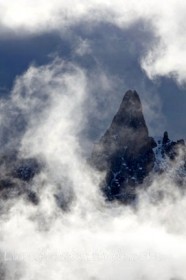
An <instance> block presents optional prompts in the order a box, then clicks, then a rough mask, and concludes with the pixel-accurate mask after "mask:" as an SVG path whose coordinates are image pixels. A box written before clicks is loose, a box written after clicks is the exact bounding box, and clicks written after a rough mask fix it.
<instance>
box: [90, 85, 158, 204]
mask: <svg viewBox="0 0 186 280" xmlns="http://www.w3.org/2000/svg"><path fill="white" fill-rule="evenodd" d="M155 146H156V143H155V141H154V140H153V138H151V137H149V134H148V129H147V126H146V123H145V119H144V116H143V111H142V105H141V101H140V98H139V96H138V94H137V92H136V91H132V90H129V91H127V92H126V94H125V96H124V98H123V101H122V103H121V105H120V108H119V111H118V112H117V114H116V115H115V117H114V119H113V121H112V124H111V126H110V128H109V129H108V130H107V131H106V133H105V134H104V135H103V137H102V138H101V140H100V141H99V143H98V144H96V145H95V147H94V150H93V153H92V156H91V163H92V165H93V166H94V167H96V168H97V169H98V170H100V171H105V172H106V177H105V180H104V182H102V187H103V190H104V193H105V195H106V197H107V199H108V200H113V199H119V200H121V201H123V202H131V201H133V200H134V199H135V197H136V195H135V190H136V187H137V186H138V185H139V184H142V183H143V181H144V178H145V177H146V176H147V175H148V174H149V172H150V171H151V170H152V169H153V167H154V162H155V155H154V152H153V148H154V147H155Z"/></svg>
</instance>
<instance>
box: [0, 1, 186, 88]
mask: <svg viewBox="0 0 186 280" xmlns="http://www.w3.org/2000/svg"><path fill="white" fill-rule="evenodd" d="M0 14H1V19H0V22H1V25H2V26H5V27H8V28H10V29H12V30H14V31H15V32H18V33H19V34H20V29H21V30H22V31H21V33H22V34H23V30H24V31H25V33H27V34H28V33H29V32H31V33H33V32H43V31H46V30H54V29H56V30H58V31H59V32H60V31H61V30H65V29H66V28H67V27H69V26H70V25H74V24H77V23H78V22H80V21H85V22H90V24H91V25H93V24H96V23H99V22H103V21H106V22H110V23H113V24H116V25H118V26H120V27H123V28H127V27H128V26H130V25H131V24H132V23H134V22H136V21H137V20H139V19H143V20H146V21H147V22H149V23H151V24H152V26H153V30H154V32H155V35H156V36H157V38H159V43H157V45H155V46H154V47H153V48H152V49H149V50H148V52H147V55H146V56H145V57H141V61H142V67H143V69H144V70H145V71H146V73H147V74H148V76H149V77H150V78H154V77H156V76H158V75H160V76H164V75H165V76H171V77H172V76H173V77H174V78H175V79H176V80H177V81H178V83H180V84H181V83H184V82H185V79H186V68H185V65H186V63H185V62H186V61H185V57H186V53H185V52H186V51H185V45H186V39H185V34H184V32H185V16H186V3H185V2H184V1H183V0H170V1H169V2H168V3H167V2H162V1H160V0H150V1H148V0H141V1H134V0H133V1H129V0H122V1H121V0H116V1H114V2H113V1H111V0H110V1H105V0H101V1H98V0H90V1H85V0H81V1H80V0H70V1H68V2H67V1H60V0H53V1H52V2H49V1H48V2H46V1H42V0H38V1H34V0H30V1H26V0H18V1H16V2H15V1H13V0H6V1H4V0H0Z"/></svg>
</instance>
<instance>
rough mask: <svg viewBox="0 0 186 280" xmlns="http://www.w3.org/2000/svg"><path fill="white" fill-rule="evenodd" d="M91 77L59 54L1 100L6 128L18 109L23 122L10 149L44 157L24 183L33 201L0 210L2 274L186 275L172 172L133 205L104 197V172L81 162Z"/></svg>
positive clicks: (179, 197) (185, 215)
mask: <svg viewBox="0 0 186 280" xmlns="http://www.w3.org/2000/svg"><path fill="white" fill-rule="evenodd" d="M105 79H106V77H105ZM105 79H100V80H99V79H98V80H97V82H98V83H101V86H103V85H102V82H103V81H105ZM94 83H95V80H94V79H92V76H90V75H87V72H86V71H85V70H84V69H82V68H80V67H79V66H77V65H75V64H72V63H66V62H64V61H62V60H61V59H59V58H56V59H54V61H52V62H51V63H50V64H48V65H45V66H41V67H36V66H31V67H30V68H29V69H28V70H27V72H26V73H24V75H22V76H20V77H17V80H16V82H15V86H14V88H13V90H12V94H11V96H10V98H9V100H8V101H7V100H4V102H2V103H1V125H4V127H8V128H9V129H10V128H11V127H12V126H11V124H12V119H13V118H14V117H15V116H16V114H17V112H18V113H19V115H21V116H22V118H23V119H24V120H25V127H24V128H23V129H22V130H21V131H20V133H19V134H18V135H16V134H14V141H13V142H12V141H10V145H9V147H13V146H14V145H15V143H16V145H17V146H16V148H17V149H18V150H19V154H20V156H21V157H30V156H34V157H37V158H41V159H42V161H43V162H44V163H45V164H44V167H43V170H42V172H41V173H40V174H38V175H37V176H36V177H35V178H34V180H33V181H32V182H31V183H30V188H31V189H34V190H35V191H36V192H37V194H38V196H39V198H40V203H39V205H38V206H34V205H32V204H29V203H28V201H26V200H25V199H24V197H22V196H21V197H19V198H16V199H15V200H12V201H11V202H10V205H9V206H10V207H9V210H8V211H7V212H6V211H1V216H0V224H1V233H0V252H1V254H0V255H1V256H0V259H1V265H0V271H1V274H0V275H1V279H6V280H10V279H20V280H21V279H24V280H31V279H37V278H38V279H41V280H42V279H45V280H49V279H50V280H51V279H56V280H58V279H61V278H63V279H68V280H74V279H83V280H93V279H94V280H95V279H97V280H108V279H110V280H111V279H118V280H120V279H123V278H126V279H128V280H136V279H141V280H142V279H143V280H144V279H148V280H149V279H150V280H156V279H158V278H160V279H162V280H173V279H177V280H181V279H182V280H183V279H185V275H186V268H185V259H186V238H185V236H186V235H185V234H186V227H185V219H186V212H185V205H186V198H185V196H184V195H183V194H181V193H180V191H179V190H178V189H177V188H176V187H175V186H174V183H173V182H172V181H171V177H170V176H169V175H168V178H167V177H165V178H160V179H159V180H157V179H156V180H155V181H154V182H153V184H152V186H151V188H150V189H149V190H148V191H147V192H144V193H143V192H142V193H141V194H140V200H139V203H138V204H137V205H136V208H135V209H131V208H130V207H123V206H120V205H117V204H112V205H111V204H108V205H107V203H105V201H104V198H103V197H102V194H101V192H100V191H99V187H98V185H99V180H100V178H101V174H97V173H96V172H95V171H94V170H91V169H90V167H89V166H88V165H87V163H86V158H85V156H84V152H83V149H84V148H85V146H84V144H85V145H86V137H85V136H84V137H85V138H83V137H82V134H81V132H82V131H83V129H84V128H85V127H86V125H87V123H86V116H87V110H86V106H85V105H86V104H87V103H86V102H87V98H89V96H90V90H91V89H92V88H94V87H93V84H94ZM103 84H104V85H105V82H104V83H103ZM7 109H9V110H7ZM10 113H11V114H13V113H14V114H13V116H12V117H11V118H9V116H10ZM95 113H96V112H95ZM16 137H18V140H17V141H15V139H16ZM8 139H10V140H11V139H12V136H11V135H10V137H9V138H8ZM1 149H3V146H1ZM160 192H161V193H163V194H164V196H162V200H159V194H160ZM56 202H57V203H56ZM64 203H66V204H67V205H68V206H69V207H67V208H66V207H63V205H64ZM7 204H9V202H7V201H5V202H2V204H1V208H2V209H3V207H6V205H7ZM6 208H7V207H6ZM6 208H5V209H6ZM2 209H1V210H2Z"/></svg>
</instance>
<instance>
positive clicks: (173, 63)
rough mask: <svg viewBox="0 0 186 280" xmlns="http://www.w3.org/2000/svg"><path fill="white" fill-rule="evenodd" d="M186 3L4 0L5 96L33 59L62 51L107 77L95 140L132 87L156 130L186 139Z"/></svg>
mask: <svg viewBox="0 0 186 280" xmlns="http://www.w3.org/2000/svg"><path fill="white" fill-rule="evenodd" d="M185 8H186V7H185V4H184V1H181V0H180V1H174V0H171V1H170V2H169V5H167V4H162V3H161V1H153V0H151V1H150V2H147V1H140V2H139V3H136V2H135V1H130V3H129V1H127V0H126V1H119V0H117V1H115V2H114V3H112V2H111V1H103V0H102V1H95V0H92V1H89V2H88V3H87V1H75V0H74V1H69V2H68V4H67V3H65V2H64V1H58V0H55V1H53V2H52V3H51V4H46V3H45V4H44V3H43V1H37V5H36V3H35V1H24V0H19V1H16V4H15V3H14V2H13V1H11V0H9V1H6V2H5V1H0V11H1V20H0V34H1V36H0V57H1V63H0V92H1V95H3V96H4V95H9V94H10V91H11V90H12V88H13V85H14V83H15V79H16V77H18V76H20V75H23V74H24V72H25V71H27V69H28V68H29V67H30V65H32V64H35V65H38V66H41V65H46V64H47V63H50V62H51V61H52V60H53V59H55V58H56V57H59V58H60V59H62V60H64V61H67V62H71V63H74V64H76V65H77V66H79V67H81V68H82V69H84V70H85V71H86V72H87V75H89V79H90V83H91V84H92V83H93V84H94V79H100V81H99V82H98V83H97V88H96V85H94V87H95V88H94V89H92V95H94V96H95V98H94V97H93V96H91V97H90V99H91V101H92V102H90V103H89V104H88V105H87V106H89V107H90V111H93V110H94V109H95V108H94V107H95V106H96V109H98V111H100V109H99V108H100V107H101V108H102V110H104V112H103V119H102V123H101V124H100V121H99V120H98V118H97V116H96V114H90V115H89V116H88V118H89V119H90V122H91V123H92V125H91V126H92V131H87V132H86V133H87V134H88V135H90V138H91V139H92V140H93V141H95V140H97V139H98V138H99V136H100V135H101V134H103V133H104V131H105V129H106V128H107V126H108V125H109V123H110V121H111V119H112V117H113V115H114V114H115V112H116V111H117V109H118V106H119V104H120V102H121V100H122V97H123V95H124V93H125V92H126V91H127V90H128V89H129V88H132V89H136V90H137V92H138V93H139V95H140V97H141V99H142V101H143V106H144V114H145V117H146V121H147V124H148V126H149V131H150V134H151V135H152V136H161V135H162V133H163V132H164V131H165V130H168V131H169V133H170V137H171V138H172V139H176V140H177V139H178V138H185V137H186V130H185V121H184V115H185V104H186V94H185V79H186V69H185V68H186V66H185V65H186V63H185V48H184V46H185V43H186V42H185V40H186V39H185V36H184V31H185V28H184V26H185V21H184V16H185V14H184V10H185ZM96 73H98V74H97V76H98V77H96ZM103 76H104V78H103ZM101 77H102V80H101ZM109 83H112V85H110V84H109ZM106 88H108V90H106ZM102 91H104V92H102ZM106 91H107V92H106ZM90 95H91V93H90ZM98 95H99V97H98V98H97V96H98ZM111 95H112V96H111ZM95 103H96V104H95ZM103 103H105V104H106V105H104V104H103ZM147 104H148V105H147ZM104 106H105V107H104ZM106 110H107V111H108V112H107V113H106V112H105V111H106ZM87 129H88V128H87ZM92 137H93V138H92Z"/></svg>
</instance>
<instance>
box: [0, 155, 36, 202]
mask: <svg viewBox="0 0 186 280" xmlns="http://www.w3.org/2000/svg"><path fill="white" fill-rule="evenodd" d="M40 171H41V164H40V163H39V162H38V161H37V160H36V159H34V158H27V159H20V158H19V157H18V154H17V152H16V151H9V152H7V153H6V154H4V155H2V154H1V156H0V198H2V199H10V198H13V197H15V196H19V195H22V194H23V195H26V198H27V199H28V200H29V201H30V202H32V203H33V204H38V203H39V199H38V197H37V195H36V193H34V192H33V191H32V190H31V189H30V182H31V181H32V179H33V178H34V176H35V175H36V174H38V173H39V172H40Z"/></svg>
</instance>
